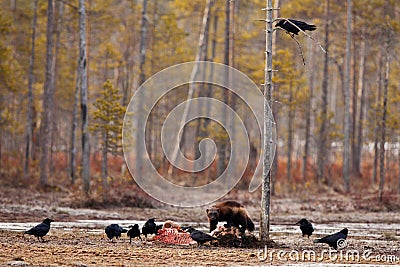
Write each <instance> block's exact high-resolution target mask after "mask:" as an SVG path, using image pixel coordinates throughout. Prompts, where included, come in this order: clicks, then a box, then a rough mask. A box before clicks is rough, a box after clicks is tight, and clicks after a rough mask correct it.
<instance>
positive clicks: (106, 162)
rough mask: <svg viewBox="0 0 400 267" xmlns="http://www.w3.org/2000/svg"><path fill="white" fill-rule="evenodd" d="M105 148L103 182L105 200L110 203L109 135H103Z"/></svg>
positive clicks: (103, 154)
mask: <svg viewBox="0 0 400 267" xmlns="http://www.w3.org/2000/svg"><path fill="white" fill-rule="evenodd" d="M103 142H104V144H103V147H102V151H101V180H102V183H103V199H104V200H105V201H108V159H107V151H108V134H107V133H106V132H104V133H103Z"/></svg>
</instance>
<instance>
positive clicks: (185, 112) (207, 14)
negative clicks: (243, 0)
mask: <svg viewBox="0 0 400 267" xmlns="http://www.w3.org/2000/svg"><path fill="white" fill-rule="evenodd" d="M213 3H214V1H213V0H207V2H206V6H205V8H204V14H203V22H202V26H201V30H200V36H199V43H198V49H197V54H196V58H195V61H199V60H200V59H201V57H202V54H203V53H204V46H205V41H204V40H205V32H206V28H207V27H208V26H207V24H208V23H209V21H210V12H211V6H212V5H213ZM197 72H198V65H197V64H195V66H194V68H193V70H192V73H191V75H190V76H191V77H190V80H191V81H192V80H194V78H195V77H196V75H197ZM195 86H196V85H195V84H194V83H190V84H189V92H188V96H187V100H190V99H192V98H193V94H194V89H195ZM189 108H190V101H187V102H186V104H185V108H184V110H183V114H182V118H181V123H180V129H182V128H183V126H184V123H185V121H186V118H187V116H188V112H189ZM183 136H184V133H182V134H181V135H180V136H178V140H177V144H176V145H175V147H174V151H173V154H172V160H173V163H174V162H175V163H176V161H177V159H178V152H179V149H180V148H181V144H182V139H183ZM173 170H174V166H173V165H172V164H170V166H169V168H168V176H169V177H171V175H172V173H173Z"/></svg>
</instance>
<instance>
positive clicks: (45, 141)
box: [40, 0, 54, 186]
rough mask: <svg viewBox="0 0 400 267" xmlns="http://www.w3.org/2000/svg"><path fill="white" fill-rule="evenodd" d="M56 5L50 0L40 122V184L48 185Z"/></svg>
mask: <svg viewBox="0 0 400 267" xmlns="http://www.w3.org/2000/svg"><path fill="white" fill-rule="evenodd" d="M53 32H54V7H53V0H48V7H47V42H46V77H45V84H44V93H43V112H42V119H41V124H40V138H41V142H40V146H41V148H42V151H41V158H40V185H41V186H46V185H47V183H48V178H49V175H50V152H51V129H52V124H53V122H52V120H53V105H54V103H53V102H54V58H53V47H54V36H53Z"/></svg>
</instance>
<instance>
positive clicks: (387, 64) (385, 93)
mask: <svg viewBox="0 0 400 267" xmlns="http://www.w3.org/2000/svg"><path fill="white" fill-rule="evenodd" d="M386 34H387V36H386V38H387V39H386V51H385V52H386V56H385V78H384V79H383V107H382V113H383V114H382V120H381V140H380V151H379V161H380V166H379V167H380V172H379V176H380V177H379V178H380V179H379V191H378V196H379V200H380V201H382V200H383V199H382V198H383V190H384V186H385V142H386V117H387V101H388V87H389V72H390V41H391V29H390V28H387V29H386Z"/></svg>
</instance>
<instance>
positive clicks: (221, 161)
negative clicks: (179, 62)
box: [217, 0, 230, 175]
mask: <svg viewBox="0 0 400 267" xmlns="http://www.w3.org/2000/svg"><path fill="white" fill-rule="evenodd" d="M229 2H230V0H225V33H224V64H225V65H229V52H230V49H229V45H230V41H229V39H230V37H229V34H230V7H229ZM224 80H225V81H226V82H227V81H228V80H229V70H228V69H225V73H224ZM229 97H230V94H229V92H228V91H227V90H224V98H223V102H224V103H225V104H228V103H229ZM222 114H223V115H222V121H221V123H222V125H226V120H227V109H226V107H225V106H224V107H223V109H222ZM226 150H227V147H226V142H225V140H221V143H220V147H219V148H218V163H217V173H218V175H219V174H221V173H222V172H223V171H224V169H225V159H226Z"/></svg>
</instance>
